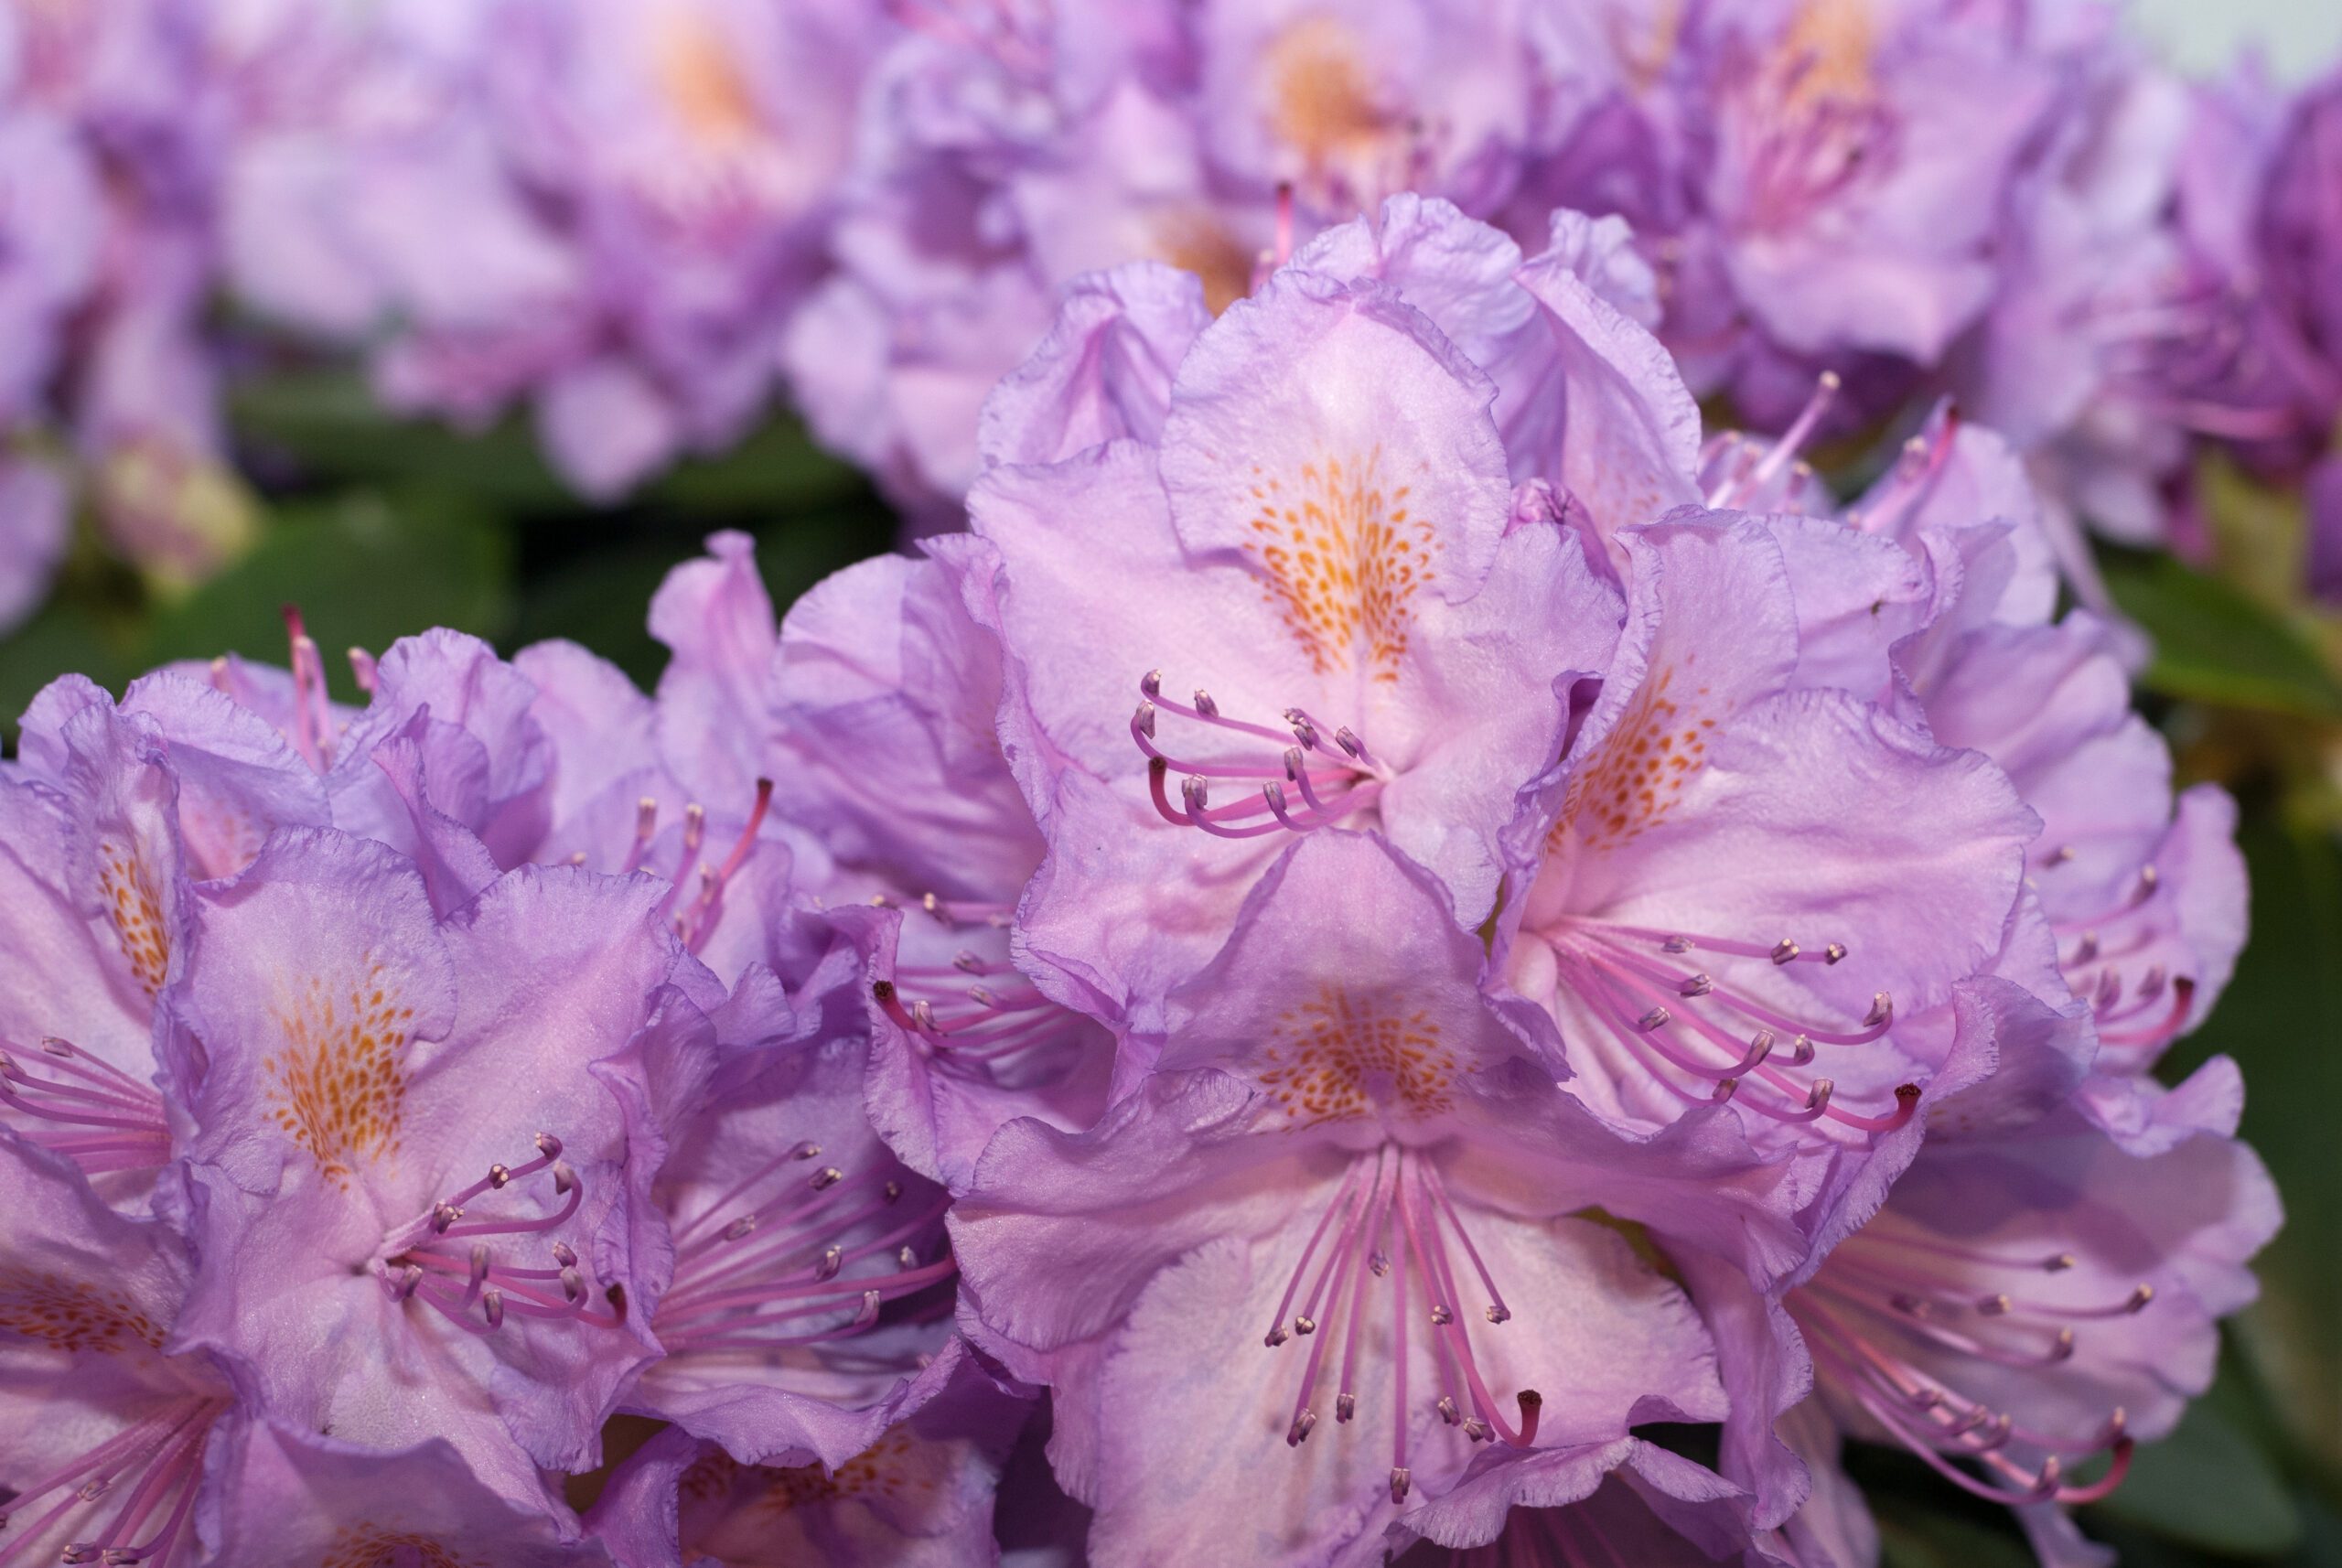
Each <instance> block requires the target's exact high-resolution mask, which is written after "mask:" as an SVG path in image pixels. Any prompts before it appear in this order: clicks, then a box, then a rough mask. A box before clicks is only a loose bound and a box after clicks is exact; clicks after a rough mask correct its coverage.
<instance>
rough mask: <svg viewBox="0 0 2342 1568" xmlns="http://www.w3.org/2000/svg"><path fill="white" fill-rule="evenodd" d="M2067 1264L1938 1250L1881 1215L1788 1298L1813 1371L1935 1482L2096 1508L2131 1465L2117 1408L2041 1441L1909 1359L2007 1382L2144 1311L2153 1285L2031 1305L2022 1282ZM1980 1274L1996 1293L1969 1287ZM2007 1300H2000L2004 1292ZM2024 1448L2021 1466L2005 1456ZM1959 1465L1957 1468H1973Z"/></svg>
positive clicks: (1998, 1498) (2058, 1256)
mask: <svg viewBox="0 0 2342 1568" xmlns="http://www.w3.org/2000/svg"><path fill="white" fill-rule="evenodd" d="M2074 1266H2075V1259H2074V1257H2073V1255H2072V1254H2071V1253H2070V1252H2056V1253H2051V1254H2048V1255H2047V1256H2035V1257H2004V1256H2003V1255H2001V1254H2000V1253H1997V1252H1993V1251H1986V1250H1983V1249H1979V1248H1972V1247H1964V1246H1961V1245H1957V1244H1955V1243H1952V1242H1950V1241H1947V1240H1942V1239H1941V1238H1939V1237H1938V1236H1936V1235H1934V1234H1932V1233H1931V1232H1929V1231H1928V1230H1923V1229H1921V1228H1920V1227H1918V1226H1917V1225H1915V1224H1912V1223H1910V1222H1908V1221H1907V1220H1903V1219H1898V1218H1897V1217H1896V1215H1895V1214H1894V1212H1893V1211H1892V1210H1888V1211H1886V1212H1885V1213H1882V1214H1881V1215H1879V1216H1878V1217H1877V1218H1876V1219H1873V1220H1872V1221H1871V1223H1870V1224H1869V1225H1867V1226H1866V1227H1864V1229H1863V1230H1861V1231H1859V1232H1857V1233H1856V1234H1855V1235H1854V1236H1853V1237H1852V1238H1851V1239H1849V1240H1847V1241H1845V1242H1844V1243H1842V1245H1841V1246H1840V1247H1839V1248H1838V1250H1837V1251H1835V1252H1833V1253H1832V1254H1831V1257H1830V1261H1829V1262H1827V1263H1826V1264H1824V1265H1823V1267H1822V1269H1821V1273H1819V1274H1817V1275H1816V1276H1815V1277H1814V1278H1813V1279H1812V1280H1810V1281H1809V1282H1808V1283H1805V1284H1803V1285H1801V1286H1799V1288H1798V1289H1797V1290H1796V1291H1795V1292H1794V1293H1792V1294H1791V1295H1790V1296H1789V1311H1790V1315H1791V1316H1793V1317H1794V1318H1795V1319H1796V1320H1797V1323H1798V1326H1799V1330H1800V1331H1801V1332H1802V1333H1803V1334H1804V1336H1805V1339H1806V1343H1807V1345H1808V1346H1809V1347H1810V1348H1811V1350H1812V1352H1813V1356H1814V1360H1815V1363H1816V1367H1817V1369H1818V1370H1820V1371H1821V1373H1822V1375H1823V1376H1824V1377H1825V1378H1827V1379H1828V1380H1830V1381H1831V1382H1832V1384H1833V1385H1834V1386H1835V1387H1836V1388H1837V1389H1838V1390H1839V1391H1841V1392H1842V1394H1843V1395H1844V1396H1845V1397H1847V1398H1849V1399H1851V1400H1853V1402H1855V1403H1857V1404H1859V1405H1860V1406H1861V1407H1862V1409H1863V1410H1864V1411H1865V1412H1868V1413H1869V1414H1870V1416H1871V1417H1872V1418H1873V1419H1874V1420H1875V1421H1876V1422H1877V1423H1879V1424H1880V1425H1881V1426H1883V1427H1885V1429H1886V1430H1887V1431H1888V1432H1890V1433H1892V1434H1894V1435H1895V1436H1896V1438H1897V1439H1898V1440H1899V1441H1901V1442H1902V1443H1903V1444H1905V1445H1906V1446H1907V1447H1909V1448H1910V1449H1911V1451H1912V1452H1913V1453H1915V1454H1917V1455H1918V1456H1919V1457H1920V1458H1921V1459H1923V1460H1925V1461H1927V1463H1928V1465H1929V1466H1931V1467H1933V1468H1934V1469H1935V1470H1937V1471H1938V1472H1939V1473H1940V1474H1941V1475H1943V1476H1944V1477H1947V1478H1949V1479H1950V1480H1951V1481H1952V1482H1954V1483H1955V1484H1957V1485H1958V1486H1960V1487H1963V1488H1965V1489H1966V1490H1968V1491H1970V1492H1972V1493H1974V1494H1975V1495H1976V1496H1978V1497H1982V1498H1990V1499H1992V1500H1993V1501H1995V1502H2004V1503H2012V1504H2015V1503H2035V1502H2048V1501H2053V1500H2054V1501H2057V1502H2061V1503H2085V1502H2092V1501H2095V1500H2096V1499H2098V1498H2102V1497H2104V1496H2106V1495H2107V1494H2108V1493H2109V1492H2111V1491H2112V1490H2113V1489H2114V1488H2115V1487H2116V1486H2118V1485H2119V1484H2120V1483H2121V1482H2122V1476H2123V1473H2124V1471H2125V1470H2126V1469H2127V1468H2128V1466H2129V1464H2130V1458H2131V1439H2130V1438H2129V1436H2128V1435H2126V1434H2125V1432H2124V1424H2125V1418H2124V1415H2123V1412H2122V1408H2121V1407H2120V1406H2117V1407H2115V1408H2114V1409H2112V1410H2111V1411H2109V1412H2108V1413H2107V1415H2106V1418H2105V1420H2104V1421H2103V1422H2102V1423H2100V1425H2099V1426H2098V1428H2097V1429H2096V1430H2095V1431H2093V1432H2090V1433H2089V1434H2085V1435H2082V1436H2079V1437H2077V1436H2071V1435H2068V1434H2058V1433H2050V1432H2042V1431H2037V1430H2036V1429H2034V1428H2032V1427H2028V1426H2025V1425H2024V1424H2022V1423H2018V1422H2017V1421H2015V1420H2014V1418H2013V1417H2011V1416H2010V1415H2008V1414H2007V1413H2006V1412H2001V1411H1996V1410H1994V1409H1993V1408H1991V1407H1990V1406H1988V1405H1986V1404H1984V1403H1982V1402H1980V1401H1978V1400H1975V1399H1973V1398H1971V1397H1969V1396H1968V1395H1966V1394H1963V1393H1962V1392H1961V1391H1959V1390H1957V1389H1953V1388H1950V1387H1947V1386H1945V1384H1944V1383H1943V1382H1941V1381H1939V1380H1937V1379H1936V1378H1934V1377H1932V1376H1931V1375H1930V1374H1929V1373H1928V1372H1927V1371H1926V1370H1924V1369H1922V1368H1921V1367H1920V1366H1919V1365H1918V1362H1917V1360H1916V1359H1915V1356H1917V1357H1930V1358H1932V1357H1942V1356H1945V1355H1947V1354H1948V1355H1950V1356H1953V1357H1960V1358H1966V1359H1971V1360H1972V1361H1975V1362H1978V1363H1982V1364H1985V1365H1989V1366H1992V1367H1996V1368H2003V1369H2010V1370H2013V1371H2016V1372H2033V1371H2038V1370H2046V1369H2048V1368H2051V1367H2055V1366H2057V1365H2059V1364H2061V1363H2063V1362H2065V1361H2067V1360H2069V1359H2071V1358H2072V1357H2073V1354H2074V1348H2075V1344H2076V1329H2075V1324H2077V1323H2080V1322H2088V1321H2091V1320H2098V1321H2104V1320H2108V1319H2112V1318H2119V1317H2127V1316H2133V1315H2134V1314H2137V1313H2141V1312H2143V1311H2145V1310H2146V1309H2147V1307H2148V1306H2149V1305H2152V1304H2153V1303H2154V1297H2155V1292H2154V1286H2152V1285H2148V1284H2141V1285H2139V1286H2137V1287H2136V1288H2134V1289H2133V1290H2132V1291H2131V1292H2130V1294H2128V1295H2126V1296H2124V1297H2123V1298H2122V1300H2120V1301H2114V1302H2108V1303H2101V1304H2097V1305H2080V1306H2067V1305H2052V1304H2049V1303H2045V1302H2041V1301H2038V1300H2035V1299H2033V1298H2032V1297H2031V1296H2030V1295H2029V1294H2027V1293H2028V1292H2029V1291H2030V1290H2031V1289H2032V1288H2034V1287H2033V1285H2031V1284H2030V1283H2027V1282H2029V1281H2037V1280H2041V1279H2047V1278H2054V1277H2056V1276H2057V1275H2060V1274H2063V1273H2067V1272H2068V1271H2069V1270H2071V1269H2072V1268H2074ZM1980 1275H1983V1276H1985V1278H1986V1283H1988V1284H1989V1285H1991V1286H1992V1287H1993V1288H1986V1289H1982V1290H1980V1289H1978V1288H1977V1285H1978V1281H1979V1276H1980ZM2002 1283H2005V1288H2000V1286H2001V1285H2002ZM2012 1449H2017V1450H2029V1451H2031V1452H2032V1453H2033V1454H2035V1455H2037V1456H2038V1457H2037V1460H2036V1463H2035V1464H2034V1465H2033V1466H2030V1467H2028V1466H2025V1465H2023V1464H2020V1463H2019V1462H2018V1460H2017V1459H2016V1458H2014V1457H2013V1456H2012V1454H2011V1450H2012ZM2101 1454H2103V1455H2109V1456H2110V1457H2111V1460H2112V1464H2111V1466H2109V1468H2108V1470H2107V1472H2106V1474H2105V1475H2103V1476H2102V1477H2100V1478H2099V1479H2097V1480H2095V1481H2092V1482H2090V1483H2088V1484H2086V1485H2077V1484H2075V1483H2073V1482H2071V1481H2069V1480H2068V1479H2067V1472H2068V1469H2069V1468H2070V1467H2071V1466H2072V1465H2074V1464H2075V1463H2077V1462H2079V1461H2080V1460H2083V1459H2086V1458H2088V1457H2090V1456H2092V1455H2101ZM1955 1461H1965V1462H1966V1463H1967V1465H1972V1466H1974V1467H1975V1469H1974V1471H1973V1472H1971V1469H1969V1468H1967V1467H1964V1466H1963V1465H1962V1464H1960V1463H1955Z"/></svg>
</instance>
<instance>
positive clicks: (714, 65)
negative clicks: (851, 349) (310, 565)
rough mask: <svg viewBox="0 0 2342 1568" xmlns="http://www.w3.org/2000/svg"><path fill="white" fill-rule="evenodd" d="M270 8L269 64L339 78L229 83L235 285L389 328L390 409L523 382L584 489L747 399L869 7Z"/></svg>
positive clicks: (837, 122)
mask: <svg viewBox="0 0 2342 1568" xmlns="http://www.w3.org/2000/svg"><path fill="white" fill-rule="evenodd" d="M283 30H284V31H285V33H286V34H288V35H289V36H288V37H286V38H281V39H279V40H278V42H277V46H276V47H277V48H279V49H281V50H283V51H284V52H285V55H286V57H287V59H288V60H289V61H290V62H293V63H289V64H287V65H286V66H285V67H284V68H283V69H284V70H285V71H286V72H287V73H293V72H297V73H300V74H305V75H307V76H309V77H310V78H311V79H313V80H318V79H322V80H333V79H337V78H338V79H340V80H341V81H344V82H346V83H347V85H345V86H344V87H343V88H342V90H341V91H337V92H336V93H334V94H333V95H331V96H330V97H329V98H324V99H319V100H311V99H307V98H305V97H302V96H300V95H294V96H293V97H292V101H291V102H289V103H288V102H285V101H284V99H285V95H283V94H281V93H279V94H274V95H271V94H263V93H260V92H254V93H252V95H251V97H252V102H250V103H248V104H245V105H243V106H242V107H243V108H244V111H245V113H246V117H247V120H248V122H249V123H248V124H246V125H245V126H244V127H243V129H242V134H240V136H239V138H238V142H237V149H236V156H235V162H234V166H233V168H232V172H231V177H230V183H229V192H230V200H229V210H228V220H227V228H228V233H229V240H230V246H229V248H230V253H231V258H232V260H233V263H234V266H235V273H236V277H237V281H238V284H239V286H240V287H241V288H242V290H243V291H244V292H245V293H246V295H248V296H249V297H250V298H252V300H253V301H255V302H256V303H257V304H259V305H260V306H262V307H263V308H264V309H266V310H268V311H269V312H270V313H272V314H273V315H275V316H277V317H280V318H283V319H286V320H289V321H291V322H293V323H295V324H297V325H301V326H305V327H307V328H311V329H313V330H320V331H325V332H328V333H331V334H335V335H337V336H342V337H346V338H353V339H356V338H362V337H364V336H366V335H367V334H369V333H370V332H371V331H372V330H373V329H374V328H378V327H380V326H383V325H388V324H394V328H393V330H392V331H391V332H389V333H388V334H387V341H386V342H384V343H383V344H382V346H381V349H380V351H379V354H378V358H377V361H376V381H377V385H378V388H379V390H380V391H381V393H382V395H383V396H384V397H385V398H386V399H387V400H388V401H390V402H392V403H394V404H396V405H398V406H402V407H406V408H425V409H431V410H434V411H436V412H440V413H447V414H450V415H453V416H455V417H457V418H458V419H465V420H473V421H477V420H482V419H486V418H489V417H492V416H493V415H494V414H496V413H498V412H500V410H501V409H503V408H504V407H505V406H507V405H508V404H509V403H511V402H512V401H514V400H516V399H519V398H521V397H528V398H530V399H532V401H533V403H534V404H535V410H536V414H537V420H538V425H539V430H540V434H541V435H542V438H543V443H544V446H545V448H546V451H547V455H548V456H549V457H550V458H551V460H552V461H553V465H554V467H556V468H557V469H558V470H559V471H560V472H561V473H562V474H563V475H564V477H565V478H567V479H568V480H569V481H570V482H571V483H572V484H573V485H575V486H576V487H577V488H578V489H580V490H582V491H584V492H585V493H586V494H588V495H591V496H600V497H607V496H611V495H616V494H618V493H621V492H623V491H625V490H627V489H630V488H631V487H632V486H633V485H634V484H635V483H636V482H637V481H639V479H641V478H643V477H644V476H645V475H647V474H649V473H650V472H652V471H654V470H655V469H657V468H659V467H662V466H663V465H665V464H666V463H667V462H669V461H670V460H671V459H672V458H673V457H674V456H677V455H678V454H679V453H681V452H682V451H685V450H690V449H704V448H710V447H716V446H726V445H729V444H730V443H731V442H733V441H734V440H736V439H737V438H738V436H739V435H740V434H741V433H742V431H743V430H744V429H745V428H746V427H747V424H749V422H750V421H751V420H752V419H753V418H754V417H755V416H756V415H757V413H760V412H761V410H762V407H763V403H764V400H765V397H766V395H767V393H768V389H769V386H770V382H771V381H772V378H773V375H774V372H775V371H776V370H777V368H778V367H777V363H776V353H777V349H778V344H779V336H780V333H781V331H782V329H783V328H784V327H785V326H786V325H787V323H788V322H789V320H790V316H791V314H792V311H793V309H794V306H795V305H796V302H797V300H798V299H799V297H800V295H802V293H803V291H804V290H805V288H806V287H807V286H808V285H809V284H810V283H811V281H812V280H813V279H814V277H816V276H817V275H818V274H819V271H820V269H821V264H822V255H821V252H822V242H823V239H824V237H825V235H824V220H825V219H826V217H827V214H828V212H829V209H830V207H831V204H832V202H833V199H834V196H835V193H836V187H837V183H838V180H839V178H840V177H841V175H842V174H843V168H844V165H845V162H846V158H847V156H848V150H849V149H848V140H849V132H850V129H851V126H852V124H853V120H854V113H855V101H856V96H857V90H858V89H859V87H860V84H861V81H862V79H863V75H864V72H865V68H866V66H867V64H868V62H869V60H870V59H871V57H872V56H873V55H874V54H875V52H876V49H877V48H878V46H879V43H880V41H881V40H882V38H884V37H886V35H887V34H888V32H889V31H890V29H889V27H888V26H887V24H886V20H885V18H884V17H883V16H881V15H880V14H879V13H876V12H873V11H870V10H869V9H868V8H866V7H862V6H857V5H831V4H823V5H793V6H790V7H788V8H786V9H784V10H779V11H775V10H771V9H769V8H767V7H763V6H757V5H741V4H735V3H731V0H661V3H660V4H658V5H650V6H642V5H588V6H585V7H582V8H581V7H579V6H575V5H545V4H541V3H539V0H499V3H498V4H495V5H489V6H484V7H480V8H478V10H477V11H476V12H473V13H467V14H466V15H465V16H462V17H460V18H457V17H455V16H453V14H450V16H446V17H437V16H434V17H420V16H403V15H391V14H385V15H383V16H379V17H378V16H369V17H367V18H365V19H363V20H361V21H356V22H351V21H345V20H336V21H335V22H332V23H329V24H328V23H320V22H319V21H318V20H317V18H316V17H314V16H307V15H305V14H296V15H295V16H290V17H288V18H287V19H286V20H285V23H284V24H283ZM352 188H358V189H363V190H365V191H367V192H368V193H369V194H370V197H371V198H372V199H369V200H364V201H359V202H350V201H347V200H345V199H343V198H344V197H345V196H346V194H347V193H348V192H349V190H350V189H352ZM450 213H454V214H459V215H460V217H461V220H460V221H455V222H452V223H451V222H450V220H449V214H450Z"/></svg>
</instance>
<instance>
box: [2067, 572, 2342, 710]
mask: <svg viewBox="0 0 2342 1568" xmlns="http://www.w3.org/2000/svg"><path fill="white" fill-rule="evenodd" d="M2102 565H2103V566H2104V569H2105V573H2106V585H2107V587H2108V588H2109V590H2111V592H2112V594H2113V596H2114V600H2115V603H2116V604H2117V605H2119V606H2120V607H2122V612H2123V613H2124V614H2125V615H2127V616H2129V617H2130V618H2132V619H2133V620H2135V621H2137V622H2138V623H2139V625H2140V626H2141V627H2143V628H2145V630H2146V632H2147V634H2148V635H2149V636H2150V637H2152V638H2153V639H2154V645H2155V646H2154V662H2153V663H2151V664H2150V665H2149V666H2148V667H2147V670H2146V673H2145V675H2144V676H2143V682H2144V684H2146V685H2147V686H2148V687H2149V688H2150V689H2152V690H2154V691H2157V692H2161V693H2164V694H2165V695H2166V696H2173V697H2184V698H2187V699H2189V700H2192V701H2195V702H2199V703H2213V704H2216V705H2218V706H2223V707H2233V708H2253V709H2259V710H2262V711H2265V712H2273V713H2282V714H2298V715H2304V716H2308V717H2314V718H2327V719H2330V718H2342V685H2337V683H2336V682H2335V678H2334V676H2333V674H2332V672H2331V671H2328V670H2327V669H2326V664H2325V662H2324V660H2321V659H2319V657H2318V655H2317V651H2316V650H2315V648H2314V647H2313V646H2312V645H2311V644H2310V642H2309V641H2308V640H2307V639H2305V638H2304V636H2303V635H2302V634H2301V632H2300V631H2298V630H2297V629H2296V628H2294V627H2293V626H2291V625H2289V624H2288V623H2286V622H2285V621H2284V620H2283V619H2282V618H2279V617H2277V616H2276V615H2274V614H2272V612H2271V611H2270V610H2268V609H2267V608H2265V607H2262V606H2261V604H2259V603H2258V602H2256V601H2255V600H2254V599H2252V598H2251V596H2248V595H2246V594H2245V593H2243V592H2241V591H2240V590H2239V589H2238V588H2236V587H2234V586H2231V585H2229V584H2227V583H2223V582H2221V581H2219V580H2218V579H2217V578H2213V577H2207V576H2204V575H2200V574H2198V573H2195V572H2191V571H2189V570H2188V569H2187V568H2186V566H2184V565H2182V564H2180V563H2179V562H2178V561H2176V560H2175V559H2173V558H2172V557H2170V556H2168V555H2153V556H2137V555H2122V554H2118V553H2112V552H2108V553H2106V554H2105V558H2104V560H2103V562H2102Z"/></svg>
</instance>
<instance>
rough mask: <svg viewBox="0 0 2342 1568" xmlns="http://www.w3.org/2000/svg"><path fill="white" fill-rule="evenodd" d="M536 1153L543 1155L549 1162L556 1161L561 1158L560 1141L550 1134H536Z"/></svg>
mask: <svg viewBox="0 0 2342 1568" xmlns="http://www.w3.org/2000/svg"><path fill="white" fill-rule="evenodd" d="M537 1153H539V1154H541V1155H543V1156H544V1157H545V1158H547V1159H549V1160H557V1159H559V1158H561V1140H560V1139H559V1138H556V1137H554V1136H553V1134H552V1133H538V1134H537Z"/></svg>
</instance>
